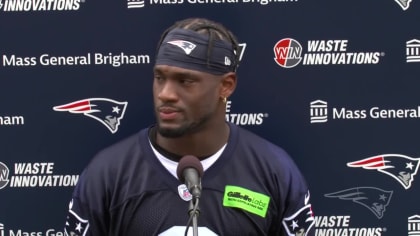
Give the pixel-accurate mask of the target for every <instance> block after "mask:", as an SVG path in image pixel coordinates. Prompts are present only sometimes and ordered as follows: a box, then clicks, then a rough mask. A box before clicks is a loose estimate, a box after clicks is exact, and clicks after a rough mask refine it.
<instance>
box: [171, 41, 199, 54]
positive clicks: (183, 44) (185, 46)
mask: <svg viewBox="0 0 420 236" xmlns="http://www.w3.org/2000/svg"><path fill="white" fill-rule="evenodd" d="M167 43H169V44H172V45H175V46H178V47H179V48H181V49H182V50H184V52H185V54H187V55H190V53H191V52H192V50H194V48H195V47H196V46H197V45H195V44H193V43H191V42H188V41H185V40H173V41H169V42H167Z"/></svg>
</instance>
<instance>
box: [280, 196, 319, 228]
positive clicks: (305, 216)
mask: <svg viewBox="0 0 420 236" xmlns="http://www.w3.org/2000/svg"><path fill="white" fill-rule="evenodd" d="M309 199H310V194H309V191H308V193H307V194H306V196H305V203H304V204H305V205H304V206H303V207H302V208H300V209H299V210H297V211H296V212H295V213H294V214H293V215H291V216H288V217H286V218H284V219H283V221H282V223H283V227H284V228H285V229H286V232H287V235H289V236H306V235H307V234H308V232H309V231H310V230H311V229H312V227H313V226H314V224H315V218H314V214H313V212H312V207H311V204H310V203H309Z"/></svg>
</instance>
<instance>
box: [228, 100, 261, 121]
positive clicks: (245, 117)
mask: <svg viewBox="0 0 420 236" xmlns="http://www.w3.org/2000/svg"><path fill="white" fill-rule="evenodd" d="M231 108H232V101H227V102H226V120H227V121H228V122H230V123H233V124H236V125H262V124H263V122H264V120H265V119H266V118H267V117H268V116H269V115H268V113H262V112H259V113H233V112H231Z"/></svg>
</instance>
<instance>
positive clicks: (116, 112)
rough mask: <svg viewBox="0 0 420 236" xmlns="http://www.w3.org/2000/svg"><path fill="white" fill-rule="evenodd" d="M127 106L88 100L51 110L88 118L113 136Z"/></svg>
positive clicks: (99, 99) (99, 100)
mask: <svg viewBox="0 0 420 236" xmlns="http://www.w3.org/2000/svg"><path fill="white" fill-rule="evenodd" d="M127 104H128V103H127V102H117V101H115V100H112V99H108V98H89V99H83V100H78V101H75V102H71V103H67V104H64V105H59V106H55V107H53V110H54V111H68V112H70V113H76V114H83V115H85V116H89V117H91V118H93V119H95V120H97V121H99V122H101V123H102V124H103V125H105V126H106V127H107V128H108V129H109V131H111V133H113V134H114V133H116V132H117V131H118V126H119V125H120V121H121V119H122V118H123V117H124V113H125V109H126V107H127Z"/></svg>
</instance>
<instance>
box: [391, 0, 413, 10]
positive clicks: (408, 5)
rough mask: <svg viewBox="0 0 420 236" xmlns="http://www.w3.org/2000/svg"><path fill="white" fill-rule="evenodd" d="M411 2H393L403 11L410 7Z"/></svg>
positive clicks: (402, 0) (407, 0)
mask: <svg viewBox="0 0 420 236" xmlns="http://www.w3.org/2000/svg"><path fill="white" fill-rule="evenodd" d="M411 1H412V0H395V2H396V3H398V5H400V7H401V8H402V9H403V10H404V11H405V10H407V9H408V8H409V7H410V3H411Z"/></svg>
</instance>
